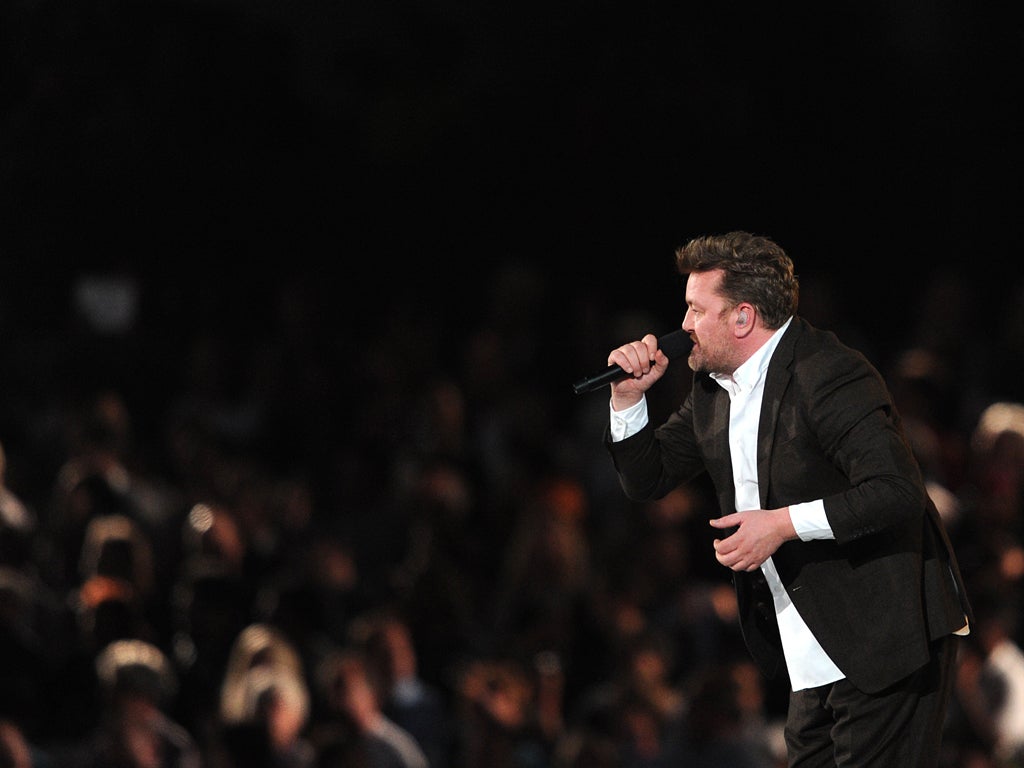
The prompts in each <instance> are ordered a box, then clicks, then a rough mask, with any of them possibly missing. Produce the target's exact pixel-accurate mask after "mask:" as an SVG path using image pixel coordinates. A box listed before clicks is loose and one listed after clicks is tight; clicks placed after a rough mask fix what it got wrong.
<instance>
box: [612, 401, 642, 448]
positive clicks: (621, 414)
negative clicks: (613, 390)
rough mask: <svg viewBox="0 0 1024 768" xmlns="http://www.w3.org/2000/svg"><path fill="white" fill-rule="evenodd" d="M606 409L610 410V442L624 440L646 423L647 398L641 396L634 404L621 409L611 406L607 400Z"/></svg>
mask: <svg viewBox="0 0 1024 768" xmlns="http://www.w3.org/2000/svg"><path fill="white" fill-rule="evenodd" d="M608 410H609V411H611V435H612V442H615V443H617V442H619V441H620V440H625V439H626V438H627V437H631V436H633V435H635V434H636V433H637V432H639V431H640V430H641V429H643V428H644V427H645V426H646V425H647V398H641V400H640V402H639V403H637V404H636V405H631V406H629V408H625V409H623V410H621V411H616V410H615V409H614V408H612V406H611V402H610V401H609V403H608Z"/></svg>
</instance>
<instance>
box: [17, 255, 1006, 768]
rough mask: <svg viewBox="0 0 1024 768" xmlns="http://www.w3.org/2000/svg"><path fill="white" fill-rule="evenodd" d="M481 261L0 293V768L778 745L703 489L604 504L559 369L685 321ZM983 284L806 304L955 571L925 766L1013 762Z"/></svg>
mask: <svg viewBox="0 0 1024 768" xmlns="http://www.w3.org/2000/svg"><path fill="white" fill-rule="evenodd" d="M492 266H493V269H492V270H490V271H488V272H486V273H485V274H481V275H478V276H476V277H477V279H478V290H477V291H475V292H473V295H472V296H465V295H461V296H459V297H455V296H446V295H444V294H443V293H440V294H439V293H437V292H432V293H431V295H430V296H429V297H428V298H424V297H422V296H419V297H418V298H415V299H414V298H413V297H412V296H410V295H395V296H386V297H382V298H381V300H380V303H379V306H377V307H376V308H375V309H373V310H372V313H370V312H369V311H363V310H358V311H356V310H354V309H353V307H352V306H351V305H346V302H345V301H343V298H344V296H345V295H346V294H345V291H343V290H342V289H341V288H340V287H339V286H338V285H334V284H332V283H331V282H330V281H327V280H324V279H323V277H322V276H321V275H319V274H318V273H317V272H316V271H315V270H310V271H308V272H303V271H301V270H298V271H296V272H295V273H294V275H291V276H288V277H287V279H284V278H282V279H281V280H279V281H273V280H272V281H268V282H266V283H263V282H258V281H257V282H246V281H236V282H232V281H231V280H230V279H224V280H222V281H215V283H216V284H213V283H211V284H205V283H204V282H203V281H202V280H201V279H199V278H198V277H193V278H192V280H191V282H188V283H184V284H180V283H176V282H174V281H169V280H164V281H163V282H160V281H159V280H158V279H152V280H147V279H146V278H145V277H142V276H138V275H132V274H131V273H130V272H119V273H116V274H114V275H113V276H111V275H100V276H98V277H97V276H94V279H93V278H91V279H89V280H85V279H76V281H73V282H71V283H69V284H68V286H67V288H68V291H67V293H66V294H65V293H60V294H58V295H57V296H56V297H51V298H55V301H56V304H57V305H59V306H61V307H62V309H61V310H60V311H55V312H54V313H53V316H47V317H46V318H45V321H43V320H41V319H40V318H41V317H43V315H44V314H45V313H41V312H39V311H35V312H33V311H31V307H30V306H29V305H30V304H31V303H32V301H33V300H32V299H30V298H25V296H24V295H14V293H15V292H14V291H13V290H12V289H11V288H10V287H8V288H7V289H5V292H4V293H2V294H0V321H2V323H3V326H2V327H0V332H2V336H0V339H3V341H0V354H2V356H3V365H2V370H3V371H4V374H3V379H4V387H3V390H2V392H3V398H4V402H3V403H0V415H2V418H0V446H2V453H0V479H2V484H0V648H2V652H0V768H6V766H14V767H16V768H65V767H67V768H122V766H123V767H125V768H128V767H131V768H262V767H264V766H265V767H267V768H270V767H271V766H273V767H274V768H612V767H613V766H614V767H616V768H668V767H669V766H673V767H676V766H681V767H684V768H711V767H712V766H713V767H714V768H723V767H725V768H780V767H781V766H784V765H785V760H784V747H783V744H782V741H781V731H780V729H781V723H782V721H783V717H784V713H785V706H786V701H787V694H788V688H787V681H786V680H765V679H763V678H761V677H760V675H759V674H758V672H757V671H756V670H755V668H754V667H753V665H752V664H751V662H750V660H749V659H748V656H747V653H746V650H745V648H744V646H743V644H742V641H741V638H740V637H739V634H738V626H737V623H736V616H735V612H736V606H735V601H734V597H733V593H732V588H731V585H730V580H729V573H728V572H727V571H725V569H722V568H721V567H720V566H718V565H717V563H716V562H715V561H714V558H713V556H712V554H711V538H712V535H711V534H712V531H711V530H710V529H709V527H708V526H707V524H706V519H707V518H708V517H709V516H714V515H717V514H718V510H716V509H715V508H714V497H713V494H712V493H711V491H710V489H709V488H708V487H705V486H702V485H701V484H699V483H698V484H695V485H694V486H692V487H689V488H684V489H679V490H677V491H676V492H674V493H673V494H671V495H670V496H668V497H666V498H665V499H663V500H661V501H659V502H656V503H650V504H644V505H636V504H631V503H629V502H627V501H626V500H625V498H624V497H623V495H622V494H621V492H620V490H619V488H618V484H617V479H616V477H615V474H614V471H613V468H612V465H611V462H610V460H609V459H608V457H607V456H606V455H605V452H604V448H603V446H602V432H603V429H604V424H605V421H606V419H607V398H606V397H605V396H604V395H602V394H600V393H595V394H589V395H586V396H576V395H574V394H573V393H572V391H571V386H570V385H571V383H572V381H574V380H575V379H576V378H577V375H579V374H585V373H590V372H592V371H593V370H595V369H600V368H603V367H604V361H605V359H606V356H607V351H608V350H609V349H610V348H611V347H612V346H614V345H616V344H618V343H621V342H622V341H624V340H627V339H630V338H635V337H636V335H637V334H642V333H643V332H646V331H655V332H658V333H660V332H662V331H664V330H668V329H669V328H670V327H672V326H673V325H674V324H675V323H676V322H678V321H679V319H681V308H680V309H679V311H678V312H677V313H675V314H678V315H679V317H676V316H675V314H673V312H674V310H675V309H676V308H674V307H665V308H663V309H662V310H661V312H662V314H661V315H659V314H657V312H656V310H655V309H654V308H652V307H640V308H633V307H621V306H616V304H615V298H614V297H612V296H610V295H608V294H607V293H605V292H602V291H600V290H596V289H595V290H592V291H588V290H586V289H581V290H580V291H579V293H578V295H576V296H566V295H565V294H564V293H559V295H558V296H557V297H556V296H555V295H554V294H555V293H556V286H555V284H554V281H553V279H552V278H551V276H550V274H549V273H548V272H546V271H545V270H544V269H543V268H541V267H539V266H538V265H536V264H531V263H529V262H523V261H516V260H509V261H508V262H505V263H496V264H495V265H492ZM1020 288H1024V284H1022V286H1020ZM348 290H351V287H350V288H348ZM1018 290H1019V289H1018ZM1011 293H1012V290H1011ZM983 298H985V297H983V296H977V295H975V289H974V288H973V286H972V285H971V284H969V283H967V282H965V281H964V280H963V279H960V278H958V277H957V276H955V275H949V274H946V273H944V272H942V271H937V272H936V273H935V274H934V275H930V276H928V277H927V278H926V279H924V280H922V282H921V285H920V286H919V294H918V295H917V296H916V297H915V298H914V299H913V302H912V306H908V307H907V310H906V313H905V317H906V322H905V323H904V324H902V325H900V326H899V327H892V328H888V329H887V334H886V336H885V337H884V338H883V337H881V336H878V335H872V334H871V333H870V332H869V331H868V330H866V329H865V327H860V326H858V324H857V323H856V321H855V320H856V317H857V314H856V313H855V312H854V311H853V307H850V306H848V305H847V304H845V302H848V301H849V297H846V296H844V295H843V293H842V291H841V290H839V289H838V287H837V286H834V285H830V284H829V283H828V281H827V280H824V279H818V280H812V279H811V278H807V279H805V280H804V284H803V294H802V297H801V311H802V314H804V315H805V316H806V317H808V319H810V320H811V321H812V322H815V323H817V324H819V325H821V326H823V327H827V328H832V329H834V330H835V331H836V332H837V333H839V335H840V336H841V337H842V338H843V339H844V340H846V341H847V342H848V343H849V344H851V345H852V346H856V347H858V348H860V349H861V350H862V351H864V352H865V354H867V355H868V356H869V358H871V359H872V361H873V362H875V363H876V365H877V366H878V367H879V368H880V370H882V372H883V373H884V374H885V376H886V377H887V379H888V381H889V383H890V385H891V387H892V390H893V393H894V396H895V398H896V400H897V407H898V408H899V409H900V412H901V414H902V415H903V418H904V420H905V424H906V428H907V434H908V437H909V438H910V440H911V442H912V445H913V447H914V449H915V451H916V453H917V455H918V457H919V459H920V462H921V466H922V469H923V471H924V473H925V475H926V478H927V480H928V483H929V488H930V490H931V493H932V495H933V497H934V498H935V500H936V503H937V504H938V505H939V507H940V510H941V512H942V514H943V515H944V516H945V518H946V520H947V523H948V525H949V530H950V532H951V535H952V537H953V539H954V544H955V547H956V549H957V552H958V555H959V558H960V561H961V567H962V570H963V572H964V577H965V580H966V582H967V584H968V587H969V588H970V589H971V598H972V600H973V602H974V605H975V609H976V614H977V622H978V623H977V626H975V627H973V631H972V633H971V635H970V637H969V638H968V640H967V642H966V643H964V644H963V646H962V659H961V665H960V673H959V676H958V679H957V687H956V695H955V698H954V706H953V707H952V708H951V710H950V712H949V716H948V719H947V725H946V730H947V733H946V739H945V747H944V758H943V759H944V761H945V762H944V765H945V767H946V768H1016V766H1024V652H1022V646H1024V625H1022V623H1021V619H1022V610H1024V601H1022V598H1024V595H1022V587H1024V388H1022V385H1021V381H1022V377H1021V375H1020V374H1021V373H1024V311H1022V310H1021V307H1022V306H1024V302H1022V301H1017V302H1010V303H1009V304H1008V306H1011V307H1012V308H1011V309H1010V310H1008V311H1006V312H1003V313H1001V314H1000V316H999V318H998V321H996V320H993V318H992V316H991V315H992V312H993V310H992V308H991V306H989V305H988V304H987V303H986V304H985V305H982V303H981V302H982V299H983ZM1018 298H1024V295H1021V296H1020V297H1018ZM65 301H66V304H62V302H65ZM679 301H680V303H681V294H680V297H679ZM360 306H369V303H368V302H367V303H364V304H361V305H360ZM983 306H984V312H985V314H986V315H987V316H986V317H984V322H985V328H984V329H979V328H976V327H974V325H973V324H974V323H981V322H982V319H983V318H982V317H981V316H980V313H981V311H982V307H983ZM863 309H864V308H860V310H863ZM867 309H868V310H870V308H867ZM688 383H689V371H688V369H687V368H686V366H685V365H683V364H679V365H675V366H674V367H673V368H671V369H670V371H669V374H668V376H667V377H666V380H665V381H664V382H663V383H662V384H661V385H660V386H659V387H658V389H657V391H656V392H652V402H651V407H652V410H654V411H658V410H661V411H662V412H665V411H667V410H669V409H672V408H674V407H675V405H676V404H677V403H678V402H680V401H681V399H682V397H683V396H684V395H685V393H686V388H687V387H688ZM655 417H657V414H656V415H655ZM879 620H880V621H884V620H885V618H884V616H880V617H879Z"/></svg>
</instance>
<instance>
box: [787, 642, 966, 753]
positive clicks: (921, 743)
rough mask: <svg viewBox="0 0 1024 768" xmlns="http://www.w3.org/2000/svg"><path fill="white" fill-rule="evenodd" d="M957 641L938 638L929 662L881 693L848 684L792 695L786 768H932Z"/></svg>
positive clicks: (946, 706) (948, 699) (940, 739)
mask: <svg viewBox="0 0 1024 768" xmlns="http://www.w3.org/2000/svg"><path fill="white" fill-rule="evenodd" d="M959 639H960V638H959V637H957V636H956V635H949V636H948V637H944V638H941V639H939V640H936V641H935V642H934V643H932V657H931V661H929V662H928V663H927V664H925V665H924V666H923V667H921V668H920V669H919V670H917V671H916V672H914V673H913V674H911V675H909V676H908V677H906V678H904V679H903V680H901V681H900V682H898V683H896V684H895V685H892V686H890V687H889V688H886V689H885V690H883V691H880V692H879V693H873V694H868V693H862V692H861V691H859V690H857V689H856V688H854V687H853V686H852V685H851V684H850V683H849V682H848V681H847V680H839V681H837V682H835V683H830V684H828V685H822V686H819V687H818V688H808V689H806V690H803V691H793V692H791V693H790V696H789V713H788V716H787V718H786V729H785V734H786V749H787V753H788V756H789V767H790V768H837V767H838V766H841V768H935V766H937V765H938V764H939V752H940V748H941V742H942V728H943V724H944V721H945V717H946V712H947V708H948V706H949V702H950V697H951V696H952V693H953V675H954V671H955V666H956V658H957V650H958V648H959V643H958V641H959Z"/></svg>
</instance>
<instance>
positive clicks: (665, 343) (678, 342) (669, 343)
mask: <svg viewBox="0 0 1024 768" xmlns="http://www.w3.org/2000/svg"><path fill="white" fill-rule="evenodd" d="M691 346H692V344H691V342H690V334H688V333H687V332H686V331H684V330H683V329H682V328H680V329H679V330H678V331H672V333H666V334H665V335H664V336H661V337H659V338H658V347H659V348H660V349H661V351H662V352H664V353H665V356H666V357H667V358H668V359H669V360H675V359H676V358H677V357H682V356H683V355H685V354H687V353H688V352H689V351H690V348H691Z"/></svg>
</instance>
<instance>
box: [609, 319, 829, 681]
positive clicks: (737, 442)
mask: <svg viewBox="0 0 1024 768" xmlns="http://www.w3.org/2000/svg"><path fill="white" fill-rule="evenodd" d="M791 320H792V318H791V319H790V320H787V321H786V324H785V325H783V326H782V328H780V329H779V330H777V331H776V332H775V333H774V334H773V335H772V337H771V338H770V339H769V340H768V341H767V342H766V343H765V344H764V345H763V346H762V347H761V348H760V349H759V350H758V351H757V352H755V353H754V354H753V355H752V356H751V357H750V359H748V360H747V361H746V362H745V363H743V365H741V366H740V367H739V368H737V369H736V372H735V373H734V374H733V375H732V376H724V375H720V374H711V376H712V378H713V379H715V381H717V382H718V384H719V385H721V387H722V388H723V389H725V391H726V392H728V393H729V400H730V403H731V405H730V410H729V448H730V452H731V454H732V468H733V479H734V483H735V491H736V511H743V510H754V509H760V508H761V501H760V494H759V492H758V483H757V427H758V422H759V419H760V413H761V399H762V396H763V394H764V377H765V371H767V370H768V362H769V360H771V356H772V353H773V352H774V351H775V348H776V346H778V343H779V339H781V338H782V334H783V333H784V332H785V330H786V328H787V327H788V326H789V323H790V322H791ZM609 409H610V408H609ZM610 410H611V436H612V439H613V440H623V439H625V438H626V437H629V436H630V435H633V434H636V433H637V432H638V431H639V430H640V429H642V428H643V427H644V426H645V425H646V424H647V421H648V414H647V401H646V399H642V400H641V401H640V402H639V403H637V404H636V405H634V406H632V407H630V408H627V409H625V410H623V411H619V412H616V411H614V410H612V409H610ZM789 515H790V519H791V520H792V521H793V527H794V528H795V529H796V533H797V535H798V536H799V537H800V539H801V540H802V541H808V540H810V539H832V538H835V536H834V534H833V533H832V528H831V526H829V524H828V518H827V517H826V516H825V506H824V504H823V503H822V500H821V499H814V500H811V501H807V502H804V503H800V504H791V505H790V507H789ZM761 571H762V572H763V573H764V576H765V580H766V581H767V582H768V587H769V588H770V589H771V593H772V597H773V598H774V601H775V615H776V617H777V619H778V623H779V635H780V637H781V639H782V649H783V652H784V653H785V656H786V666H787V668H788V670H789V678H790V684H791V686H792V688H793V690H794V691H798V690H802V689H804V688H813V687H816V686H819V685H825V684H826V683H831V682H835V681H836V680H841V679H842V678H843V677H845V675H844V674H843V673H842V671H840V669H839V668H838V667H837V666H836V665H835V663H834V662H833V661H832V659H830V658H829V656H828V654H827V653H825V651H824V649H822V647H821V645H820V644H819V643H818V641H817V640H816V639H815V637H814V635H812V634H811V631H810V629H808V627H807V625H806V624H805V623H804V620H803V618H801V616H800V614H799V613H798V612H797V610H796V606H794V605H793V602H792V601H791V600H790V598H789V595H788V594H787V593H786V589H785V587H783V585H782V581H781V580H780V579H779V574H778V572H777V571H776V570H775V564H774V563H773V562H772V559H771V558H770V557H769V558H768V559H767V560H766V561H765V562H764V563H763V564H762V565H761Z"/></svg>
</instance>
